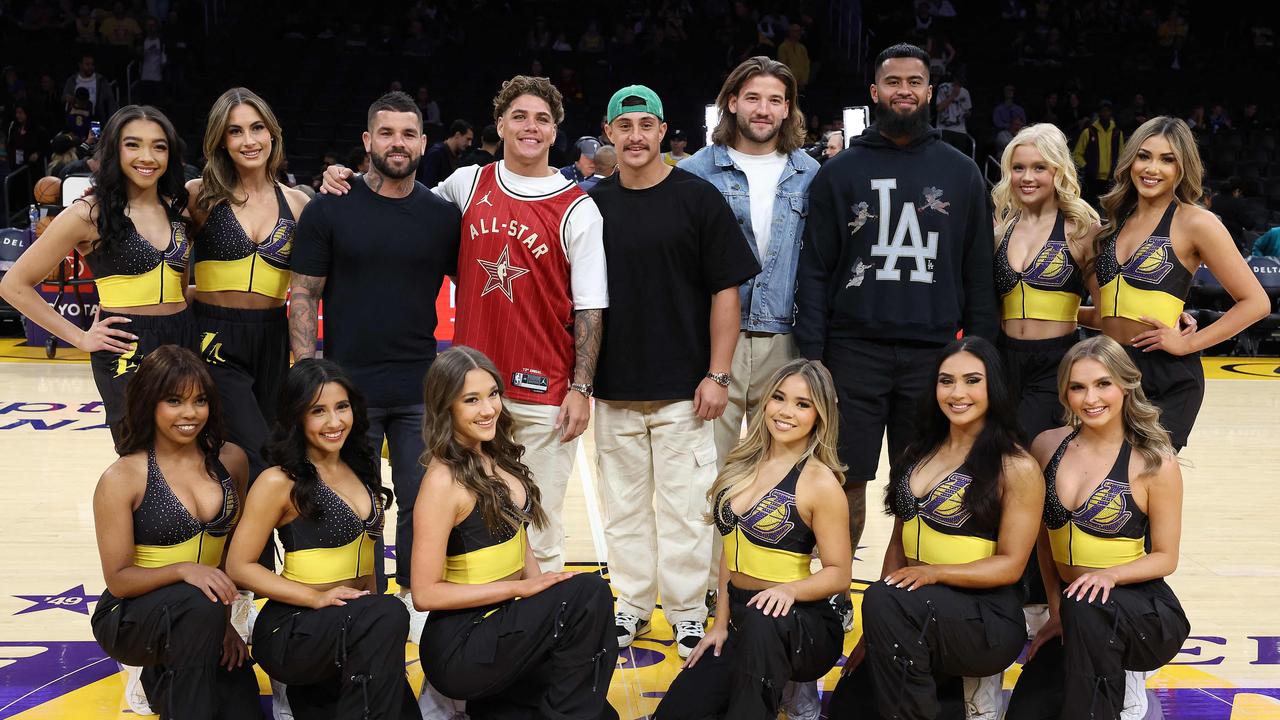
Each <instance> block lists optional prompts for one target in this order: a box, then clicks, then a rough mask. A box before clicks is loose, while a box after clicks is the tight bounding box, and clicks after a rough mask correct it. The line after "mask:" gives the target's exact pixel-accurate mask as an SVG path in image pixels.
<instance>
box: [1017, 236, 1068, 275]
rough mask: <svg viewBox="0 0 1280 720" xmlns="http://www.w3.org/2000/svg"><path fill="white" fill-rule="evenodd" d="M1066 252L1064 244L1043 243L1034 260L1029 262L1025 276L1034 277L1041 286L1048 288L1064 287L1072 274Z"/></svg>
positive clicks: (1058, 241) (1054, 242) (1056, 241)
mask: <svg viewBox="0 0 1280 720" xmlns="http://www.w3.org/2000/svg"><path fill="white" fill-rule="evenodd" d="M1067 252H1068V250H1067V244H1066V242H1063V241H1061V240H1051V241H1049V242H1047V243H1045V246H1044V247H1043V248H1042V249H1041V250H1040V252H1039V253H1037V254H1036V256H1035V259H1034V260H1032V261H1031V265H1030V266H1029V267H1028V268H1027V271H1026V273H1025V274H1026V275H1029V276H1031V277H1034V278H1035V279H1036V282H1037V283H1039V284H1041V285H1047V286H1049V287H1062V286H1063V285H1066V284H1067V280H1069V279H1071V273H1072V272H1073V268H1072V267H1071V261H1070V260H1069V259H1068V258H1067Z"/></svg>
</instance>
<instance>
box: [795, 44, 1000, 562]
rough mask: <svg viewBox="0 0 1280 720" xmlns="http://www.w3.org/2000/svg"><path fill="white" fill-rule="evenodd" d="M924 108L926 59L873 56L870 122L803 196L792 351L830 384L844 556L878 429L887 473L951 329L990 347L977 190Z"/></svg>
mask: <svg viewBox="0 0 1280 720" xmlns="http://www.w3.org/2000/svg"><path fill="white" fill-rule="evenodd" d="M932 96H933V87H932V86H931V85H930V84H929V56H928V54H927V53H925V52H924V51H923V50H921V49H920V48H918V47H916V46H914V45H907V44H899V45H894V46H893V47H890V48H889V49H887V50H885V51H884V52H882V53H880V56H879V57H877V58H876V77H875V84H874V85H872V86H871V99H872V101H873V102H875V104H876V107H875V119H876V122H875V124H874V125H872V126H871V127H869V128H868V129H867V131H866V132H864V133H863V134H862V135H861V136H860V137H858V138H856V139H854V140H853V142H852V143H851V144H850V146H849V149H848V150H846V151H844V152H842V153H840V154H839V155H837V156H835V157H833V158H832V159H831V160H829V161H828V162H827V163H826V164H825V165H823V166H822V169H821V170H819V171H818V173H817V175H816V176H815V177H814V179H813V184H812V185H811V186H810V187H809V218H808V223H807V228H806V232H805V243H804V248H803V250H802V251H801V253H800V263H799V269H798V271H797V282H796V305H797V315H796V323H795V339H796V344H797V345H798V347H799V349H800V353H801V354H802V355H804V356H805V357H807V358H810V359H817V360H822V361H823V362H824V363H825V364H826V366H827V368H828V369H829V370H830V371H831V374H832V376H833V377H834V379H835V381H836V390H837V393H838V396H839V400H840V458H841V460H842V461H843V462H844V463H846V464H847V465H848V466H849V470H848V472H847V473H846V476H845V477H846V482H845V494H846V495H847V496H848V500H849V525H850V528H849V529H850V535H851V539H852V542H853V546H854V549H855V551H856V549H857V546H858V540H859V538H861V536H862V528H863V525H864V524H865V522H866V494H867V482H869V481H871V480H873V479H875V475H876V467H877V465H878V464H879V460H880V443H881V441H882V438H883V437H884V433H885V427H886V425H887V426H888V431H889V457H890V462H891V463H892V462H894V461H895V460H896V459H897V457H898V456H899V455H900V454H901V453H902V451H903V450H904V449H905V448H906V446H907V444H908V442H909V441H910V438H911V432H912V419H913V415H914V410H915V404H916V402H917V400H918V399H919V397H920V396H921V395H922V394H924V393H927V392H929V391H930V389H931V388H932V386H933V383H934V379H933V378H932V377H931V376H930V373H931V372H932V371H933V364H934V362H935V361H936V358H937V353H938V351H939V350H940V349H941V348H942V346H944V345H945V344H946V343H948V342H950V341H951V340H954V339H955V337H956V333H957V332H958V331H964V333H965V334H966V335H980V336H983V337H986V338H989V339H992V338H994V337H995V334H996V329H997V327H998V320H997V315H996V300H995V289H994V283H993V279H992V275H993V273H992V250H993V245H994V242H993V240H992V236H991V232H992V229H991V228H992V226H991V213H990V211H989V209H988V205H987V188H986V184H985V183H984V182H983V180H982V175H981V173H980V172H979V171H978V167H977V166H976V165H974V163H973V161H972V160H970V159H969V158H968V157H966V156H965V155H963V154H961V153H960V152H959V151H958V150H956V149H954V148H952V147H951V146H950V145H948V144H947V143H945V142H943V141H942V139H941V134H940V133H939V131H937V130H935V129H933V128H931V127H930V124H929V100H930V98H931V97H932ZM903 469H904V468H895V471H901V470H903Z"/></svg>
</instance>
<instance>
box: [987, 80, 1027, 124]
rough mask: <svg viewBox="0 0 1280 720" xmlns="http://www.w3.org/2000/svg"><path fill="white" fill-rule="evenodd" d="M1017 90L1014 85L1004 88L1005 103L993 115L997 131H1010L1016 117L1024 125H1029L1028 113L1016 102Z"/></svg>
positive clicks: (993, 122) (992, 121) (997, 107)
mask: <svg viewBox="0 0 1280 720" xmlns="http://www.w3.org/2000/svg"><path fill="white" fill-rule="evenodd" d="M1016 93H1017V88H1015V87H1014V86H1012V85H1005V86H1004V102H1002V103H1000V104H999V105H997V106H996V109H995V110H994V111H992V113H991V123H992V124H993V125H995V126H996V129H997V130H1008V129H1009V123H1010V122H1011V121H1012V120H1013V118H1014V117H1015V116H1017V117H1021V118H1022V124H1023V125H1026V124H1027V111H1026V110H1023V109H1022V106H1021V105H1019V104H1018V103H1016V102H1014V99H1013V98H1014V95H1015V94H1016Z"/></svg>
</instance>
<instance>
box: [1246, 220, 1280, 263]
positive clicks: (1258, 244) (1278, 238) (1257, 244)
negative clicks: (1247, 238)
mask: <svg viewBox="0 0 1280 720" xmlns="http://www.w3.org/2000/svg"><path fill="white" fill-rule="evenodd" d="M1253 254H1254V255H1255V256H1258V257H1273V258H1280V227H1273V228H1271V229H1270V230H1268V231H1266V232H1264V233H1262V235H1259V236H1258V239H1257V240H1254V241H1253Z"/></svg>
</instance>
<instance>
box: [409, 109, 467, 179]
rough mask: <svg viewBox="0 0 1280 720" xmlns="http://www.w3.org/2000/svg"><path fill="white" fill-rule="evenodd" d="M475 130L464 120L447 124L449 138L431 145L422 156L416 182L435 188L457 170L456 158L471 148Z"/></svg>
mask: <svg viewBox="0 0 1280 720" xmlns="http://www.w3.org/2000/svg"><path fill="white" fill-rule="evenodd" d="M475 135H476V132H475V128H473V127H472V126H471V123H469V122H467V121H466V120H461V119H458V120H454V121H453V122H452V123H450V124H449V137H448V138H446V139H444V140H442V141H440V142H438V143H436V144H435V145H432V146H431V147H430V148H428V149H427V154H426V155H423V156H422V165H421V166H419V167H418V182H420V183H422V184H423V185H426V186H427V187H429V188H430V187H435V186H436V185H439V184H440V181H441V180H444V179H445V178H447V177H449V176H450V175H452V174H453V171H454V170H457V169H458V158H459V157H460V156H461V155H462V152H463V151H464V150H466V149H467V148H469V147H471V141H472V140H473V139H474V138H475Z"/></svg>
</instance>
